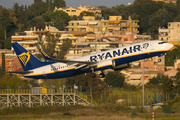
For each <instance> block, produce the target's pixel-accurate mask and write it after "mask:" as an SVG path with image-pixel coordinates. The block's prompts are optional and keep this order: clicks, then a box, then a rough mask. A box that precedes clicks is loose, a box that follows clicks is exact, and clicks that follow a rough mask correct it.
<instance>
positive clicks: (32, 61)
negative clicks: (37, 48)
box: [11, 42, 45, 71]
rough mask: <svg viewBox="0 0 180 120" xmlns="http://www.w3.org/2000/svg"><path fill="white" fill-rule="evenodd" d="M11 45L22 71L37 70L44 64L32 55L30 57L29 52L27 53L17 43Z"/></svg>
mask: <svg viewBox="0 0 180 120" xmlns="http://www.w3.org/2000/svg"><path fill="white" fill-rule="evenodd" d="M11 44H12V47H13V48H14V51H15V52H16V55H17V57H18V59H19V61H20V63H21V65H22V67H23V69H24V71H28V70H31V69H34V68H38V67H41V66H43V65H44V64H45V63H44V62H41V61H40V60H39V59H37V58H36V57H35V56H34V55H32V54H31V53H30V52H29V51H27V50H26V49H25V48H24V47H22V46H21V45H20V44H19V43H17V42H15V43H11Z"/></svg>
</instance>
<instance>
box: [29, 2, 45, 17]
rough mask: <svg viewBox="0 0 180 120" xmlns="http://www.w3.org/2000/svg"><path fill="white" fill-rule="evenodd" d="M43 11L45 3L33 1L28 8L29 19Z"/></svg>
mask: <svg viewBox="0 0 180 120" xmlns="http://www.w3.org/2000/svg"><path fill="white" fill-rule="evenodd" d="M45 12H46V3H45V2H37V3H34V4H32V5H31V6H30V8H29V13H30V17H31V19H32V18H34V17H36V16H41V15H42V14H43V13H45Z"/></svg>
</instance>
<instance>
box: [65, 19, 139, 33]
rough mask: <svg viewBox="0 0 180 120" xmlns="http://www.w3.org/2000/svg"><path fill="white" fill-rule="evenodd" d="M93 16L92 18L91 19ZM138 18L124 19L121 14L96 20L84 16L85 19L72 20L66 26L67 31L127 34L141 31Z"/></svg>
mask: <svg viewBox="0 0 180 120" xmlns="http://www.w3.org/2000/svg"><path fill="white" fill-rule="evenodd" d="M90 18H91V19H90ZM138 22H139V21H138V20H132V19H131V18H130V17H129V19H128V20H122V17H121V16H110V17H109V20H104V19H101V20H95V18H93V17H92V16H89V18H88V17H84V19H83V20H72V21H70V22H69V23H68V26H67V27H66V29H67V31H86V32H95V33H96V35H97V36H98V35H99V36H100V35H102V36H103V35H104V34H105V33H112V34H116V35H117V34H118V35H120V34H125V33H127V32H130V33H134V34H137V33H139V31H138V28H139V25H138Z"/></svg>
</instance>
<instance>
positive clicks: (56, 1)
mask: <svg viewBox="0 0 180 120" xmlns="http://www.w3.org/2000/svg"><path fill="white" fill-rule="evenodd" d="M54 6H55V7H57V8H60V7H66V2H65V1H64V0H54Z"/></svg>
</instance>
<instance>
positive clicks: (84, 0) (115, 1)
mask: <svg viewBox="0 0 180 120" xmlns="http://www.w3.org/2000/svg"><path fill="white" fill-rule="evenodd" d="M44 1H45V0H44ZM65 1H66V6H67V7H69V6H71V5H72V7H74V8H75V7H79V5H83V6H84V5H85V6H88V5H90V6H107V7H112V6H116V5H121V4H124V5H127V4H128V3H131V4H132V3H133V2H134V0H65ZM16 2H17V3H18V4H19V5H22V4H23V5H25V4H27V5H31V4H33V2H34V0H0V5H2V6H3V7H5V8H12V6H13V3H16Z"/></svg>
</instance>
